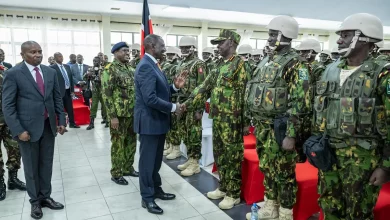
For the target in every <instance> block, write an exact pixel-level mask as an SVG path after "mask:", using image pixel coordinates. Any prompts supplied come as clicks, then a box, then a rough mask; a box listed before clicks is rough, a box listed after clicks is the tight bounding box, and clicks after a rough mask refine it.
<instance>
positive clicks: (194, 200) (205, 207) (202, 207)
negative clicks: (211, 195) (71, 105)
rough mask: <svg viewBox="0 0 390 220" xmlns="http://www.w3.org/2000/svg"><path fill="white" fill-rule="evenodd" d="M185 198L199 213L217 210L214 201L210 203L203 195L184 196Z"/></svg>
mask: <svg viewBox="0 0 390 220" xmlns="http://www.w3.org/2000/svg"><path fill="white" fill-rule="evenodd" d="M186 200H187V202H188V203H190V204H191V206H192V207H194V208H195V209H196V211H198V212H199V213H200V214H201V215H203V214H206V213H210V212H215V211H218V210H219V208H218V207H217V206H215V205H214V203H212V202H211V201H210V200H209V199H208V198H206V197H205V196H204V195H200V196H195V197H190V198H186Z"/></svg>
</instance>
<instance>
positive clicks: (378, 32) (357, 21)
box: [336, 13, 383, 57]
mask: <svg viewBox="0 0 390 220" xmlns="http://www.w3.org/2000/svg"><path fill="white" fill-rule="evenodd" d="M341 31H355V36H354V37H353V39H352V43H351V44H350V45H349V48H345V49H341V50H339V53H340V54H341V55H342V56H343V57H347V56H348V55H349V54H350V53H351V51H352V50H353V49H355V46H356V43H357V42H358V41H364V42H372V43H378V42H380V41H382V40H383V25H382V21H381V20H380V19H379V18H378V17H376V16H374V15H371V14H368V13H358V14H353V15H350V16H348V17H347V18H346V19H345V20H344V21H343V23H342V24H341V26H340V28H339V29H338V30H337V31H336V34H338V35H340V33H341ZM362 35H364V36H362Z"/></svg>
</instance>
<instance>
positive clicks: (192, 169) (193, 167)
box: [180, 158, 200, 176]
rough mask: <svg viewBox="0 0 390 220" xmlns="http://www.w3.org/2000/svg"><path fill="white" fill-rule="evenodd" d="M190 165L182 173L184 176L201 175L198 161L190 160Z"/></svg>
mask: <svg viewBox="0 0 390 220" xmlns="http://www.w3.org/2000/svg"><path fill="white" fill-rule="evenodd" d="M189 161H190V165H189V166H188V167H187V168H186V169H185V170H183V171H181V173H180V174H181V175H182V176H192V175H194V174H197V173H200V166H199V163H198V161H197V160H195V159H192V158H190V159H189Z"/></svg>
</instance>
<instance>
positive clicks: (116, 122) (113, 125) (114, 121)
mask: <svg viewBox="0 0 390 220" xmlns="http://www.w3.org/2000/svg"><path fill="white" fill-rule="evenodd" d="M111 128H112V129H114V130H118V128H119V120H118V118H113V119H111Z"/></svg>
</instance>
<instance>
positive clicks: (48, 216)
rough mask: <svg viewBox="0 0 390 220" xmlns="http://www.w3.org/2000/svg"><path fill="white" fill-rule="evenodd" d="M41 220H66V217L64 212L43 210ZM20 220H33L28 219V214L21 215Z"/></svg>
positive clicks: (31, 219)
mask: <svg viewBox="0 0 390 220" xmlns="http://www.w3.org/2000/svg"><path fill="white" fill-rule="evenodd" d="M42 212H43V218H41V220H67V217H66V210H65V209H63V210H50V209H48V208H43V209H42ZM22 220H33V218H31V217H30V213H29V212H27V213H23V214H22Z"/></svg>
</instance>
